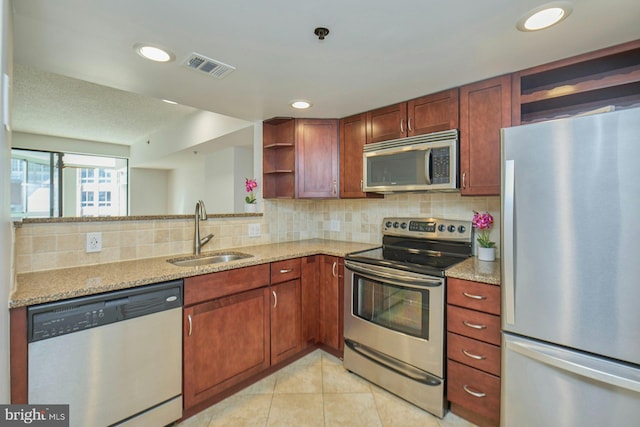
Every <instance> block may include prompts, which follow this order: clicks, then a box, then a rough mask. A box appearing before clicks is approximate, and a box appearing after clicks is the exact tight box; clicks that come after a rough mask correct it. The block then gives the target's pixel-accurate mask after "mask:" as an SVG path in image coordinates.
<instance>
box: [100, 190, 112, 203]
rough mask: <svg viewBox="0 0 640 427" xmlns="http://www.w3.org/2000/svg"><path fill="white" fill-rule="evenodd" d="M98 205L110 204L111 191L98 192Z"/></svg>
mask: <svg viewBox="0 0 640 427" xmlns="http://www.w3.org/2000/svg"><path fill="white" fill-rule="evenodd" d="M98 206H111V191H101V192H99V193H98Z"/></svg>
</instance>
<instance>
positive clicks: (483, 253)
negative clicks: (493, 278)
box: [478, 247, 496, 261]
mask: <svg viewBox="0 0 640 427" xmlns="http://www.w3.org/2000/svg"><path fill="white" fill-rule="evenodd" d="M478 259H479V260H480V261H495V260H496V248H483V247H478Z"/></svg>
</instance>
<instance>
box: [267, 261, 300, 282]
mask: <svg viewBox="0 0 640 427" xmlns="http://www.w3.org/2000/svg"><path fill="white" fill-rule="evenodd" d="M298 278H300V258H294V259H286V260H284V261H277V262H272V263H271V284H274V283H282V282H287V281H289V280H293V279H298Z"/></svg>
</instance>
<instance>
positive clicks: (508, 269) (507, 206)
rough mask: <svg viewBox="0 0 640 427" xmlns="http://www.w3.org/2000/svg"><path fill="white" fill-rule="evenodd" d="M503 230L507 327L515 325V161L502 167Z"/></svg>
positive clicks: (508, 161)
mask: <svg viewBox="0 0 640 427" xmlns="http://www.w3.org/2000/svg"><path fill="white" fill-rule="evenodd" d="M503 206H504V212H503V220H504V229H503V239H504V240H503V244H502V257H503V263H502V265H503V273H504V276H503V279H504V285H503V289H504V303H505V304H504V311H505V321H506V323H507V324H508V325H513V324H514V323H515V303H516V296H515V282H514V272H513V269H514V265H513V263H514V262H515V258H514V241H513V239H514V238H515V236H514V228H513V227H514V224H513V221H514V210H515V160H506V161H505V165H504V203H503Z"/></svg>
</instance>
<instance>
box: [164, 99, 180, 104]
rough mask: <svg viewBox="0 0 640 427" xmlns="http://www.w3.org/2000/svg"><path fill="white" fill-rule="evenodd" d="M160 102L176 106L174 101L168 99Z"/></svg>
mask: <svg viewBox="0 0 640 427" xmlns="http://www.w3.org/2000/svg"><path fill="white" fill-rule="evenodd" d="M162 102H166V103H167V104H177V102H176V101H172V100H170V99H163V100H162Z"/></svg>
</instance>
